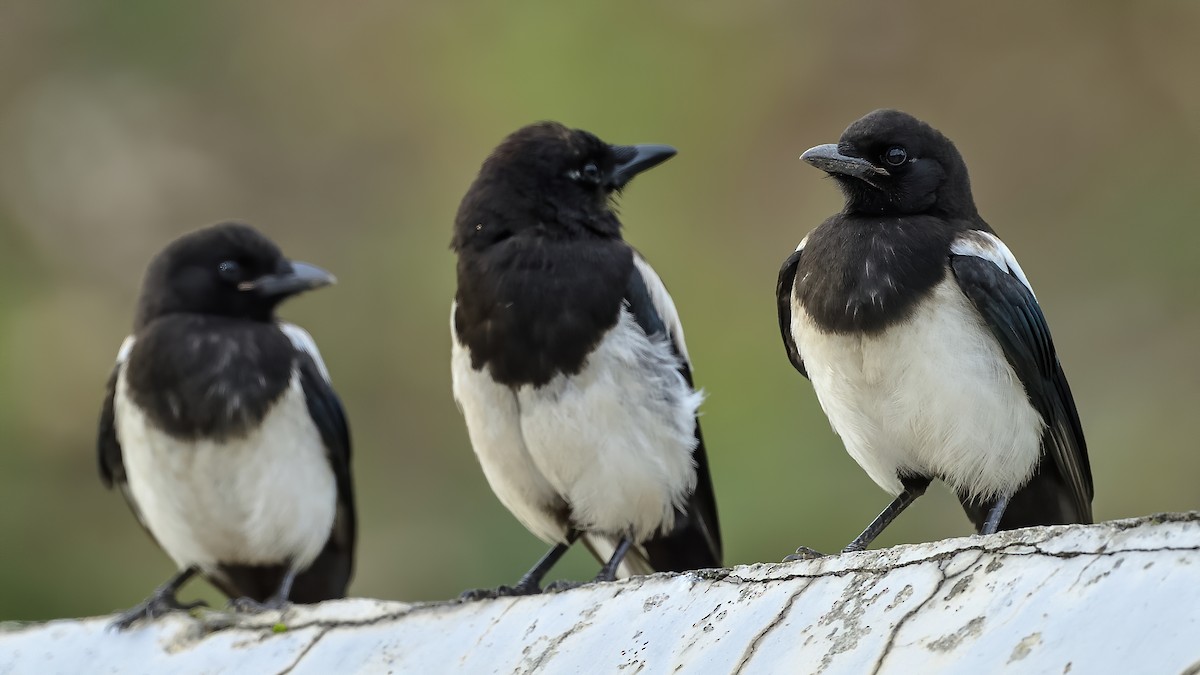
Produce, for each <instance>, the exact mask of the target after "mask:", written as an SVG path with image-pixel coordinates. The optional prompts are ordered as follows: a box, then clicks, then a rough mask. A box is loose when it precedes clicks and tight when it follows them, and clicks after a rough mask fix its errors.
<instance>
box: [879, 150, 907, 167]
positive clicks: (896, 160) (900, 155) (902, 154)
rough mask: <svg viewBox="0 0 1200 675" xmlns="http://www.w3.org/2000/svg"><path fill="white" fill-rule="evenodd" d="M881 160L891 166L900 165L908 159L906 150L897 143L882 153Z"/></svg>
mask: <svg viewBox="0 0 1200 675" xmlns="http://www.w3.org/2000/svg"><path fill="white" fill-rule="evenodd" d="M883 161H885V162H887V163H888V164H890V165H892V166H900V165H901V164H903V163H905V162H906V161H908V151H907V150H905V149H904V148H902V147H900V146H898V145H893V146H892V147H890V148H888V149H887V152H884V153H883Z"/></svg>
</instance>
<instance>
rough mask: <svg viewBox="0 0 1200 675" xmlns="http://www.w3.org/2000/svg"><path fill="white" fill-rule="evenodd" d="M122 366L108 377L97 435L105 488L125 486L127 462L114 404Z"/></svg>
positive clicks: (97, 450) (97, 451)
mask: <svg viewBox="0 0 1200 675" xmlns="http://www.w3.org/2000/svg"><path fill="white" fill-rule="evenodd" d="M120 371H121V364H119V363H118V364H117V365H116V366H115V367H114V368H113V371H112V374H111V375H109V377H108V385H107V387H106V388H107V392H106V393H105V396H104V405H103V407H101V408H100V428H99V430H98V433H97V435H96V459H97V460H98V463H99V466H100V481H101V482H103V483H104V487H106V488H111V487H112V486H114V485H119V486H124V485H125V483H126V478H125V461H124V458H123V457H122V455H121V442H120V441H119V440H118V439H117V422H116V417H115V414H114V412H113V404H114V401H115V400H116V398H117V375H118V374H119V373H120Z"/></svg>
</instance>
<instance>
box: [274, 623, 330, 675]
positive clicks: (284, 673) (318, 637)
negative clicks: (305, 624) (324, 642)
mask: <svg viewBox="0 0 1200 675" xmlns="http://www.w3.org/2000/svg"><path fill="white" fill-rule="evenodd" d="M331 630H333V629H331V628H326V629H324V630H322V631H320V632H319V633H317V634H316V635H315V636H313V639H312V642H309V643H308V645H306V646H305V647H304V649H301V650H300V653H299V654H297V655H296V658H295V659H294V660H293V661H292V663H291V665H289V666H288V667H286V668H284V669H283V670H281V671H279V673H278V675H287V674H288V673H290V672H292V671H293V670H295V669H296V666H298V665H300V662H301V661H302V660H304V657H306V656H308V653H309V652H311V651H312V648H313V647H316V646H317V643H318V642H320V641H321V638H323V637H325V635H326V634H327V633H329V631H331Z"/></svg>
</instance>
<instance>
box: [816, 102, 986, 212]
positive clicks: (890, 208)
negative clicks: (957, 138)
mask: <svg viewBox="0 0 1200 675" xmlns="http://www.w3.org/2000/svg"><path fill="white" fill-rule="evenodd" d="M800 159H802V160H804V161H806V162H808V163H809V164H811V165H813V166H815V167H817V168H818V169H821V170H822V171H825V172H827V173H828V174H829V175H830V176H832V177H833V178H834V179H835V180H837V182H838V186H839V187H840V188H841V189H842V193H843V194H844V195H845V196H846V211H847V212H849V213H868V214H878V215H889V216H898V215H910V214H918V213H929V214H937V215H943V216H949V217H955V218H970V217H972V216H975V215H977V212H976V210H975V202H974V199H973V198H972V197H971V181H970V179H969V178H968V176H967V165H966V163H965V162H963V158H962V155H960V154H958V149H957V148H955V147H954V144H953V143H951V142H950V139H948V138H946V137H945V136H943V135H942V133H941V132H939V131H938V130H937V129H934V128H933V127H931V126H929V125H928V124H926V123H924V122H922V121H921V120H919V119H917V118H915V117H913V116H912V115H909V114H907V113H903V112H900V111H899V110H876V111H874V112H871V113H868V114H867V115H866V116H864V117H862V118H861V119H859V120H857V121H856V122H854V123H853V124H851V125H850V126H849V127H847V128H846V130H845V131H844V132H842V137H841V138H840V139H839V140H838V142H837V143H836V144H833V143H829V144H826V145H818V146H816V147H814V148H809V149H808V150H806V151H805V152H804V154H802V155H801V156H800Z"/></svg>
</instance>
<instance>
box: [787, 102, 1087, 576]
mask: <svg viewBox="0 0 1200 675" xmlns="http://www.w3.org/2000/svg"><path fill="white" fill-rule="evenodd" d="M801 159H803V160H804V161H806V162H808V163H809V164H811V165H813V166H815V167H817V168H819V169H821V170H823V171H826V172H827V173H828V174H829V175H830V176H832V177H833V178H834V180H836V181H837V184H838V187H840V188H841V190H842V192H843V193H844V195H845V198H846V204H845V208H844V209H843V210H842V212H841V213H838V214H836V215H834V216H832V217H830V218H829V219H827V220H826V221H825V222H823V223H821V225H820V226H819V227H817V228H816V229H815V230H813V231H812V232H810V233H809V234H808V236H807V237H805V238H804V239H803V240H802V241H801V242H800V245H799V246H798V247H797V248H796V251H795V253H793V254H792V255H791V256H790V257H789V258H788V259H787V261H786V262H784V265H783V269H782V270H781V271H780V273H779V283H778V286H777V288H776V296H777V301H778V310H779V328H780V331H781V333H782V335H783V341H784V344H785V346H786V348H787V354H788V357H789V358H790V360H791V362H792V365H794V366H795V367H796V369H797V370H798V371H800V374H802V375H804V376H805V377H807V378H808V379H809V380H811V381H812V385H813V388H814V389H815V390H816V394H817V398H818V399H819V400H820V403H821V407H822V409H824V411H825V414H826V415H827V416H828V417H829V421H830V422H831V424H832V425H833V429H834V431H835V432H837V434H838V436H840V437H841V439H842V441H843V442H844V443H845V445H846V450H847V451H848V452H849V453H850V456H851V457H853V458H854V460H855V461H857V462H858V464H859V465H860V466H861V467H862V468H863V469H864V470H865V471H866V472H867V474H868V475H869V476H870V477H871V479H872V480H874V481H875V482H876V483H877V484H878V485H879V486H880V487H882V488H883V489H884V490H886V491H887V492H889V493H891V494H892V495H896V498H895V501H893V502H892V503H891V505H889V506H888V507H887V509H885V510H884V511H883V512H882V513H881V514H880V515H879V516H878V517H877V518H876V519H875V521H874V522H872V523H871V524H870V526H868V527H867V529H866V531H864V532H863V533H862V534H861V535H860V536H859V537H858V538H856V539H855V540H854V541H852V542H851V543H850V544H849V546H847V547H846V548H845V550H846V551H856V550H862V549H864V548H866V546H868V545H869V544H870V543H871V541H872V540H873V539H874V538H875V537H876V536H877V535H878V534H879V533H880V532H882V531H883V529H884V528H886V527H887V525H888V524H889V523H891V521H892V520H893V519H894V518H895V517H896V516H897V515H899V513H900V512H901V511H903V510H904V509H905V508H906V507H907V506H908V505H909V504H911V503H912V502H913V500H915V499H916V498H917V497H919V496H920V495H921V494H923V493H924V491H925V488H926V487H927V486H928V485H929V483H930V481H931V480H932V479H933V478H939V479H941V480H942V481H944V482H946V483H947V484H948V485H949V486H950V487H951V488H952V489H953V490H954V492H955V493H956V494H957V496H958V498H959V500H960V501H961V503H962V505H963V508H964V509H965V510H966V512H967V515H968V516H969V517H970V519H971V521H972V522H973V523H974V524H975V527H976V529H977V531H978V532H980V533H982V534H990V533H993V532H995V531H996V530H997V529H1013V528H1019V527H1027V526H1032V525H1049V524H1062V523H1090V522H1091V520H1092V507H1091V502H1092V476H1091V469H1090V467H1089V464H1088V457H1087V447H1086V445H1085V443H1084V439H1083V429H1082V428H1081V426H1080V423H1079V416H1078V413H1077V412H1076V410H1075V402H1074V400H1073V399H1072V397H1071V389H1070V387H1069V386H1067V379H1066V377H1065V376H1064V375H1063V370H1062V367H1061V365H1060V364H1059V360H1058V356H1057V355H1056V354H1055V350H1054V343H1053V342H1052V341H1051V339H1050V330H1049V328H1048V327H1047V326H1046V320H1045V317H1044V316H1043V315H1042V310H1041V308H1040V307H1039V306H1038V302H1037V299H1036V298H1035V297H1034V294H1033V289H1032V288H1031V287H1030V285H1029V281H1028V279H1026V278H1025V273H1024V272H1022V271H1021V266H1020V265H1018V264H1017V261H1016V259H1015V258H1014V257H1013V255H1012V253H1011V252H1010V251H1009V250H1008V248H1007V247H1006V246H1005V245H1004V243H1003V242H1001V241H1000V239H999V238H998V237H997V236H996V234H995V233H994V232H993V231H992V228H991V227H989V226H988V224H987V223H986V222H984V220H983V218H981V217H980V215H979V212H978V211H977V210H976V208H975V202H974V199H973V198H972V196H971V183H970V180H969V179H968V177H967V166H966V164H965V163H964V162H963V159H962V156H961V155H959V153H958V150H957V149H956V148H955V147H954V144H953V143H951V142H950V140H949V139H947V138H946V137H945V136H943V135H942V134H941V133H939V132H938V131H937V130H935V129H933V128H932V127H930V126H929V125H928V124H925V123H924V122H922V121H920V120H918V119H916V118H914V117H912V116H911V115H908V114H905V113H902V112H899V111H895V110H877V111H875V112H872V113H870V114H868V115H866V116H865V117H863V118H862V119H860V120H858V121H856V122H854V123H853V124H851V125H850V126H849V127H848V128H847V129H846V131H845V132H844V133H843V134H842V137H841V139H840V140H839V142H838V143H837V144H836V145H835V144H828V145H818V146H817V147H814V148H810V149H809V150H807V151H806V152H805V153H804V154H803V155H801ZM797 554H798V555H800V556H801V557H806V556H807V555H810V554H811V550H809V549H801V550H800V551H798V552H797Z"/></svg>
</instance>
